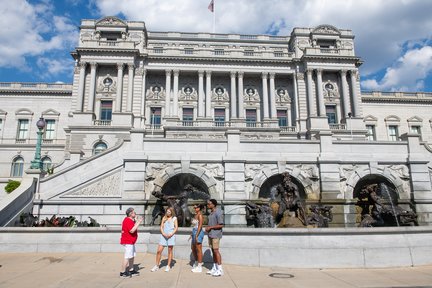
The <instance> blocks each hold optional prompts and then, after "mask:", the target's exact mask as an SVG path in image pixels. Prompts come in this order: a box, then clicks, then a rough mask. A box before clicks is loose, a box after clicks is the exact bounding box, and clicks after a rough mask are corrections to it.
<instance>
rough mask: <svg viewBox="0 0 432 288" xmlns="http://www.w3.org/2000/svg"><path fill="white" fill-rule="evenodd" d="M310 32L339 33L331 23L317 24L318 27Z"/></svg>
mask: <svg viewBox="0 0 432 288" xmlns="http://www.w3.org/2000/svg"><path fill="white" fill-rule="evenodd" d="M312 33H314V34H318V33H319V34H337V35H340V31H339V30H338V29H337V28H336V27H334V26H331V25H319V26H318V27H316V28H315V29H314V30H313V31H312Z"/></svg>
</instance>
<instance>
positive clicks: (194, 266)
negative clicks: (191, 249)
mask: <svg viewBox="0 0 432 288" xmlns="http://www.w3.org/2000/svg"><path fill="white" fill-rule="evenodd" d="M197 266H198V262H196V261H195V262H194V264H193V265H192V269H191V270H193V269H195V268H196V267H197Z"/></svg>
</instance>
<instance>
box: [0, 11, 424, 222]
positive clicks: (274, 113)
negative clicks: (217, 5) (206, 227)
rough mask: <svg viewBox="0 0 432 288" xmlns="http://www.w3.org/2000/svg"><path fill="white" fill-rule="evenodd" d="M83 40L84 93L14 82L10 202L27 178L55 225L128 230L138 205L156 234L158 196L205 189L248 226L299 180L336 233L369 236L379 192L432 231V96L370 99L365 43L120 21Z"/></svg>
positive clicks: (321, 32)
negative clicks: (67, 221)
mask: <svg viewBox="0 0 432 288" xmlns="http://www.w3.org/2000/svg"><path fill="white" fill-rule="evenodd" d="M149 28H151V27H149ZM78 43H79V44H78V46H77V47H76V49H75V50H74V51H72V52H71V55H72V57H73V58H74V60H75V67H74V70H73V82H72V83H70V84H49V83H0V188H1V195H2V196H1V198H0V201H1V200H2V199H3V200H4V199H6V198H7V197H9V196H10V195H12V194H13V192H12V193H11V194H9V195H6V193H5V192H4V187H5V186H6V184H7V183H8V181H9V180H17V181H20V182H21V185H23V187H20V189H27V188H28V187H33V189H34V192H35V193H34V195H33V198H32V199H30V202H31V203H30V202H29V203H28V204H33V205H30V206H32V207H33V208H32V209H33V210H32V212H33V213H34V214H36V213H37V214H38V216H39V217H41V218H45V217H50V216H52V215H53V214H55V215H60V216H70V215H74V216H76V217H78V218H81V219H83V220H85V219H88V217H89V216H91V217H92V218H94V219H96V220H97V221H98V222H99V223H101V224H105V225H118V224H120V223H121V220H122V219H123V217H124V211H125V210H126V209H127V207H129V206H133V207H136V209H137V212H138V213H140V214H145V215H146V218H145V221H146V224H149V223H150V220H151V216H152V212H153V207H154V205H155V203H156V201H157V200H158V199H159V198H157V197H155V195H156V193H155V192H161V194H163V195H167V196H173V199H174V198H175V197H176V195H179V194H181V193H182V192H183V191H184V188H185V186H186V185H188V184H190V185H192V186H193V187H194V188H193V189H195V190H199V191H200V192H202V193H205V194H206V195H208V198H215V199H217V200H218V202H219V203H220V205H221V208H222V209H223V211H224V215H225V223H226V225H233V226H234V225H238V226H246V225H247V221H246V217H245V214H246V212H245V203H247V202H249V203H250V202H253V203H256V204H262V205H263V204H265V203H269V201H271V199H273V198H275V197H279V196H278V195H277V191H276V190H277V189H276V188H277V187H278V186H280V185H281V183H282V182H283V179H284V176H283V175H286V173H288V174H289V176H290V177H291V181H292V183H293V185H295V186H296V187H297V191H296V193H297V194H298V195H297V196H298V197H299V198H301V201H303V203H305V205H306V206H305V207H308V208H309V207H311V206H312V205H313V204H320V205H329V206H332V208H331V209H332V213H333V219H332V222H331V223H330V226H333V227H354V226H357V225H359V222H360V221H361V216H362V215H361V212H360V210H361V209H360V208H359V205H358V201H359V198H361V195H362V193H361V192H362V191H364V189H365V187H369V186H370V185H376V186H377V187H386V188H385V189H384V188H382V189H381V192H383V191H384V192H386V193H387V194H389V195H388V197H387V198H389V197H390V198H395V199H393V200H394V201H393V202H392V203H397V205H399V206H400V207H403V209H406V210H407V211H408V210H409V211H413V212H415V213H416V215H417V222H418V224H419V225H431V224H432V192H431V178H432V176H431V175H432V113H431V111H432V93H423V92H412V93H406V92H365V91H361V89H360V81H359V80H360V76H359V67H360V65H361V64H362V60H361V59H360V58H359V57H358V56H356V54H355V41H354V35H353V33H352V31H351V30H345V29H339V28H337V27H333V26H331V25H320V26H317V27H312V28H294V29H293V30H292V32H291V35H289V36H270V35H243V34H212V33H183V32H151V31H149V30H147V27H146V25H145V23H144V22H142V21H124V20H122V19H119V18H116V17H105V18H103V19H99V20H82V22H81V26H80V34H79V42H78ZM40 118H43V121H40V122H39V123H38V124H39V127H40V128H41V129H39V128H38V126H37V125H36V123H37V122H38V120H40ZM40 124H42V125H40ZM38 132H43V133H39V134H38ZM38 135H41V136H38ZM38 137H40V138H41V139H42V141H41V142H42V143H41V152H40V159H41V160H40V161H41V162H40V167H41V170H42V171H43V172H42V173H37V170H38V169H34V167H33V166H32V168H33V169H30V165H31V161H32V160H33V159H34V158H35V151H36V150H37V149H36V147H37V140H38ZM36 154H37V153H36ZM35 171H36V172H35ZM39 172H41V171H40V170H39ZM28 179H31V180H28ZM34 179H39V181H37V180H34ZM26 187H27V188H26ZM28 189H30V188H28ZM202 193H201V194H202ZM390 194H391V195H390ZM384 196H385V195H384ZM384 196H383V197H384ZM384 198H385V197H384ZM202 199H205V198H202ZM202 199H198V198H194V197H190V199H189V200H190V202H189V205H190V204H191V203H196V202H197V201H202ZM395 201H396V202H395ZM363 214H364V213H363Z"/></svg>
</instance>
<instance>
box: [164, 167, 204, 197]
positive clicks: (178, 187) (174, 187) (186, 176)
mask: <svg viewBox="0 0 432 288" xmlns="http://www.w3.org/2000/svg"><path fill="white" fill-rule="evenodd" d="M186 185H192V186H193V187H195V188H196V189H197V190H196V191H194V192H193V193H190V194H189V199H193V200H198V199H206V198H209V196H210V193H209V191H208V187H207V185H206V184H205V183H204V181H203V180H202V179H201V178H199V177H198V176H196V175H193V174H190V173H180V174H177V175H175V176H173V177H171V178H170V179H169V180H168V181H167V182H166V183H165V184H164V185H163V186H162V194H164V195H167V196H178V195H180V194H181V193H182V192H184V188H185V186H186ZM203 193H205V194H207V195H208V197H206V198H204V196H205V194H203Z"/></svg>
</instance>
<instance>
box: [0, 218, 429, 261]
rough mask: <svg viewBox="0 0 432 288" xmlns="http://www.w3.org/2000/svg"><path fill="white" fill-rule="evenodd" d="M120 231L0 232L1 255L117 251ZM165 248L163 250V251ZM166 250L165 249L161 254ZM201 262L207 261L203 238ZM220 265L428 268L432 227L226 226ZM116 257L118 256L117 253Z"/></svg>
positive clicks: (145, 248) (178, 254) (143, 243)
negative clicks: (282, 227)
mask: <svg viewBox="0 0 432 288" xmlns="http://www.w3.org/2000/svg"><path fill="white" fill-rule="evenodd" d="M190 231H191V230H190V228H180V229H179V231H178V234H177V243H176V247H175V248H174V255H175V258H179V259H190V256H191V253H190V242H189V241H188V238H189V234H190ZM159 235H160V230H159V227H141V228H140V232H139V239H138V243H137V249H138V258H139V253H143V252H149V253H155V252H156V247H157V243H158V241H159ZM119 239H120V228H119V227H97V228H44V227H35V228H21V227H6V228H0V252H2V253H7V252H10V253H21V252H33V253H34V252H41V253H42V252H43V253H54V252H117V253H121V252H122V251H123V250H122V247H121V245H120V244H118V243H119ZM165 250H166V249H165ZM165 252H166V251H165ZM203 252H204V256H205V258H204V260H205V261H211V260H210V259H211V258H210V251H209V248H208V246H207V240H205V241H204V245H203ZM221 253H222V259H223V263H225V264H240V265H248V266H264V267H290V268H372V267H374V268H376V267H408V266H420V265H432V227H430V226H419V227H386V228H377V227H375V228H291V229H274V228H263V229H256V228H225V229H224V236H223V238H222V241H221ZM119 257H120V255H119Z"/></svg>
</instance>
